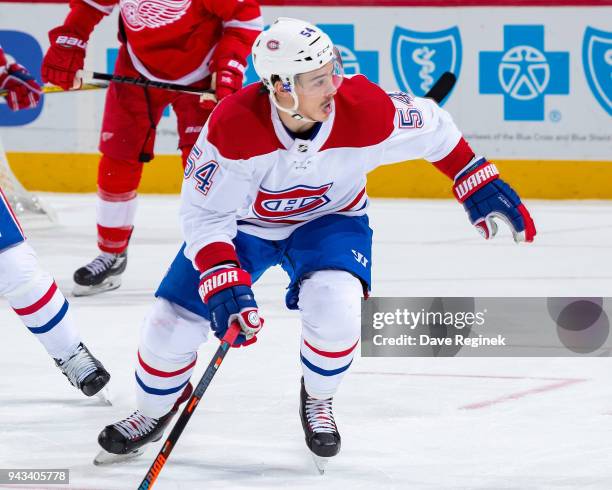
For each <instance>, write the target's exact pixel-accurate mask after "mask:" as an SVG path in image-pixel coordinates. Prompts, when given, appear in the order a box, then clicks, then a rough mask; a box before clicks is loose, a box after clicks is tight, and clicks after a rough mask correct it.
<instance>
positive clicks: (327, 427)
mask: <svg viewBox="0 0 612 490" xmlns="http://www.w3.org/2000/svg"><path fill="white" fill-rule="evenodd" d="M306 419H307V420H308V425H310V428H311V429H312V430H313V432H329V433H334V432H336V431H337V430H338V429H337V427H336V422H335V421H334V414H333V412H332V398H327V399H325V400H319V399H317V398H312V397H310V396H308V397H307V398H306Z"/></svg>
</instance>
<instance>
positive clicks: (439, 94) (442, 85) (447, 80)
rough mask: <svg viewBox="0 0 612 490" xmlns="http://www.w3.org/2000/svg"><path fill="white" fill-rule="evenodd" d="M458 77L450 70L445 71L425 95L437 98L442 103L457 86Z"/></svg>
mask: <svg viewBox="0 0 612 490" xmlns="http://www.w3.org/2000/svg"><path fill="white" fill-rule="evenodd" d="M456 82H457V77H456V76H455V74H454V73H451V72H450V71H447V72H444V73H443V74H442V76H441V77H440V78H438V81H437V82H436V83H435V84H434V86H433V87H431V89H430V90H429V92H427V93H426V94H425V97H428V98H430V99H433V100H435V101H436V102H437V103H438V104H440V103H441V102H442V101H443V100H444V99H445V98H446V97H447V96H448V94H449V93H450V91H451V90H452V89H453V87H454V86H455V83H456Z"/></svg>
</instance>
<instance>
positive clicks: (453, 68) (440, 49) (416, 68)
mask: <svg viewBox="0 0 612 490" xmlns="http://www.w3.org/2000/svg"><path fill="white" fill-rule="evenodd" d="M391 61H392V64H393V73H394V74H395V80H396V81H397V85H398V86H399V88H400V89H401V90H402V91H404V92H411V93H413V94H414V95H416V96H419V97H421V96H423V95H425V93H426V92H427V91H428V90H429V89H430V88H431V87H432V86H433V84H434V83H435V82H436V81H437V80H438V78H440V76H441V75H442V73H444V72H446V71H450V72H451V73H453V74H454V75H455V76H456V77H457V78H459V71H460V70H461V36H460V34H459V28H457V27H456V26H455V27H451V28H450V29H446V30H442V31H435V32H417V31H412V30H410V29H404V28H403V27H399V26H398V27H396V28H395V30H394V31H393V40H392V41H391ZM446 100H448V99H446Z"/></svg>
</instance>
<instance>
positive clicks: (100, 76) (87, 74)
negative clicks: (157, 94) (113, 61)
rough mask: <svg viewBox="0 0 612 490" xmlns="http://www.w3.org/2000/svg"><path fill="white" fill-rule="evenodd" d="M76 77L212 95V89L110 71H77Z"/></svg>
mask: <svg viewBox="0 0 612 490" xmlns="http://www.w3.org/2000/svg"><path fill="white" fill-rule="evenodd" d="M77 77H80V78H81V79H82V80H104V81H106V82H115V83H128V84H130V85H138V86H139V87H150V88H159V89H162V90H172V91H174V92H184V93H187V94H196V95H204V94H211V95H214V93H215V91H214V90H202V89H200V88H195V87H190V86H189V85H181V84H178V83H170V82H156V81H154V80H149V79H148V78H144V77H138V78H135V77H125V76H122V75H113V74H111V73H100V72H97V71H82V70H81V71H79V72H77Z"/></svg>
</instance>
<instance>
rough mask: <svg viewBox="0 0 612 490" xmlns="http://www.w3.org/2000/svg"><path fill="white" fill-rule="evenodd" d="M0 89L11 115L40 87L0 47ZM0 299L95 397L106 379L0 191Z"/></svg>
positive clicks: (36, 96) (30, 102)
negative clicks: (2, 297)
mask: <svg viewBox="0 0 612 490" xmlns="http://www.w3.org/2000/svg"><path fill="white" fill-rule="evenodd" d="M0 88H5V89H6V90H8V94H7V96H6V99H7V102H8V104H9V107H10V108H11V109H12V110H21V109H30V108H33V107H35V106H36V105H37V104H38V101H39V100H40V94H41V93H42V92H41V90H40V86H39V85H38V84H37V83H36V81H35V80H34V78H33V77H32V76H31V75H30V74H29V73H28V72H27V70H26V69H25V68H24V67H23V66H21V65H18V64H17V63H16V62H14V61H13V62H8V61H7V58H6V57H5V55H4V52H3V50H2V47H0ZM0 296H4V297H5V298H6V299H7V300H8V302H9V305H10V306H11V307H12V308H13V310H15V313H17V315H19V318H20V319H21V321H22V322H23V323H24V325H25V326H26V327H27V328H28V330H29V331H30V332H32V333H33V334H34V335H35V336H36V338H37V339H38V340H39V341H40V343H41V344H42V345H43V347H44V348H45V349H46V350H47V352H48V353H49V355H50V356H51V357H52V358H53V359H54V360H55V364H56V365H57V366H58V367H59V369H60V370H61V371H62V373H64V375H65V376H66V377H67V378H68V381H70V383H71V384H72V385H73V386H75V387H76V388H78V389H79V390H81V391H82V392H83V393H84V394H85V395H87V396H92V395H95V394H97V393H99V392H100V390H102V389H103V388H104V386H105V385H106V384H107V383H108V380H109V379H110V374H108V372H107V371H106V369H104V366H102V364H101V363H100V361H98V360H97V359H96V358H95V357H94V356H93V355H92V354H91V353H90V352H89V350H88V349H87V347H85V344H83V342H82V340H81V337H80V335H79V333H78V331H77V328H76V325H75V323H74V320H73V319H72V315H71V313H70V307H69V305H68V301H67V300H66V298H65V297H64V295H63V294H62V292H61V291H60V290H59V289H58V288H57V285H56V284H55V281H54V280H53V278H52V277H51V275H50V274H49V273H48V272H47V271H46V270H44V269H43V268H42V267H41V266H40V264H39V262H38V258H37V256H36V253H35V252H34V250H33V249H32V247H30V245H29V244H28V243H27V242H26V239H25V236H24V234H23V231H22V229H21V226H20V224H19V221H18V220H17V217H16V216H15V214H14V213H13V210H12V209H11V206H10V204H9V202H8V199H7V198H6V197H5V195H4V193H3V192H2V189H0Z"/></svg>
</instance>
